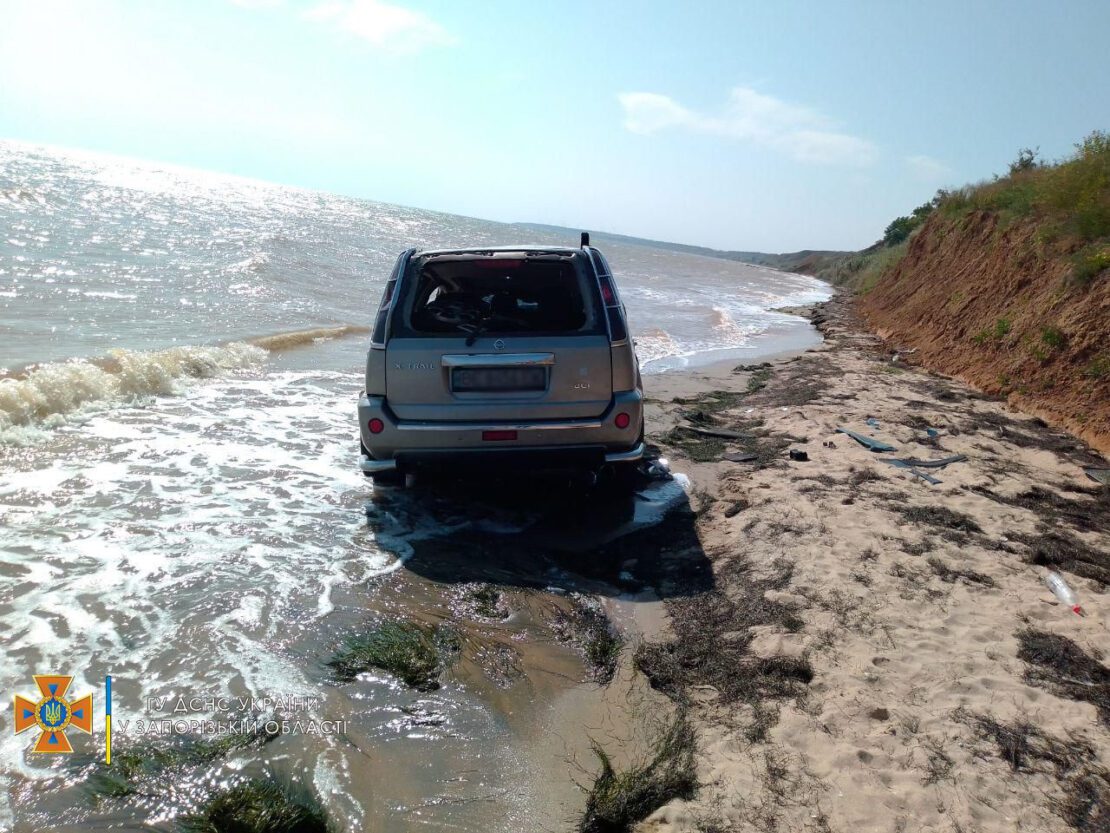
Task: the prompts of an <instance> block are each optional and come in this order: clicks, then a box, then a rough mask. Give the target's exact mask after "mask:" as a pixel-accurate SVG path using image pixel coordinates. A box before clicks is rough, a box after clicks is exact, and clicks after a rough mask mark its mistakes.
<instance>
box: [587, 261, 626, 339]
mask: <svg viewBox="0 0 1110 833" xmlns="http://www.w3.org/2000/svg"><path fill="white" fill-rule="evenodd" d="M590 256H591V257H592V258H593V264H594V271H595V272H597V288H598V290H600V292H601V300H602V302H603V303H604V304H605V317H606V319H607V320H608V322H609V341H611V342H614V343H615V342H620V341H626V340H627V339H628V326H627V325H626V324H625V323H624V308H623V307H622V306H621V299H620V296H619V295H617V287H616V285H615V284H614V283H613V276H612V275H610V274H609V265H608V264H607V263H606V262H605V258H603V257H602V256H601V253H600V252H598V251H597V250H596V249H591V250H590Z"/></svg>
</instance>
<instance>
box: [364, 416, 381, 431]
mask: <svg viewBox="0 0 1110 833" xmlns="http://www.w3.org/2000/svg"><path fill="white" fill-rule="evenodd" d="M366 427H367V428H369V429H370V433H371V434H380V433H381V432H382V431H384V430H385V423H384V422H382V421H381V420H380V419H378V418H377V417H374V418H373V419H372V420H370V421H369V422H368V423H366Z"/></svg>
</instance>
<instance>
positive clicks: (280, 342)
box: [247, 324, 370, 352]
mask: <svg viewBox="0 0 1110 833" xmlns="http://www.w3.org/2000/svg"><path fill="white" fill-rule="evenodd" d="M368 332H370V328H369V327H358V326H355V325H354V324H344V325H343V326H341V327H317V328H316V329H314V330H296V331H294V332H291V333H276V334H274V335H272V336H260V337H258V338H252V339H248V341H247V343H248V344H251V345H253V346H255V347H261V348H262V349H263V350H268V351H270V352H274V351H277V350H289V349H290V348H293V347H304V346H305V345H307V344H315V343H317V342H320V341H328V340H329V339H333V338H342V337H343V336H349V335H356V334H358V333H368Z"/></svg>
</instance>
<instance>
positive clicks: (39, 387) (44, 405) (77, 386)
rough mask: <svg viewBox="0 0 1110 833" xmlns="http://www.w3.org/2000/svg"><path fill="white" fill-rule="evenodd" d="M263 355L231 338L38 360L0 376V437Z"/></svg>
mask: <svg viewBox="0 0 1110 833" xmlns="http://www.w3.org/2000/svg"><path fill="white" fill-rule="evenodd" d="M265 357H266V350H264V349H263V348H261V347H259V346H256V345H253V344H243V343H239V342H234V343H231V344H225V345H223V346H219V347H195V346H194V347H171V348H169V349H167V350H156V351H135V350H113V351H112V352H110V353H109V354H108V356H107V357H106V358H104V359H101V360H98V361H95V362H93V361H88V360H84V359H81V360H77V361H69V362H50V363H48V364H43V365H39V366H38V367H35V368H33V369H32V370H30V371H28V372H27V373H26V375H24V376H22V377H21V378H14V379H3V380H0V442H4V443H9V444H10V443H21V442H26V441H29V440H31V439H33V438H34V437H35V435H36V432H35V431H34V430H33V429H36V428H43V427H46V428H50V427H55V426H57V425H61V424H64V423H65V421H66V418H67V417H68V416H70V415H72V414H74V413H75V412H77V411H79V410H85V409H88V408H90V407H91V408H93V409H98V408H103V407H105V406H108V405H111V404H115V403H121V402H128V401H133V400H135V399H139V398H141V397H144V396H153V395H157V394H171V393H176V392H177V391H178V386H179V385H180V383H181V382H183V381H185V380H188V379H208V378H212V377H215V376H219V375H222V374H223V373H226V372H228V371H231V370H238V369H243V368H247V367H251V366H253V365H256V364H258V363H259V362H261V361H262V360H263V359H265ZM21 429H32V430H31V431H27V430H21Z"/></svg>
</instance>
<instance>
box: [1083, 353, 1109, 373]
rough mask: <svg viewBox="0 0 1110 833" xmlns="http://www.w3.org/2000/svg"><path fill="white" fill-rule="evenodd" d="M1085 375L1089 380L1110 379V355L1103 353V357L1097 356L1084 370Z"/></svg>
mask: <svg viewBox="0 0 1110 833" xmlns="http://www.w3.org/2000/svg"><path fill="white" fill-rule="evenodd" d="M1083 375H1084V376H1086V377H1087V378H1088V379H1105V378H1107V377H1110V354H1106V353H1103V354H1102V355H1101V356H1095V357H1094V358H1093V359H1091V361H1090V363H1088V365H1087V366H1086V367H1085V368H1083Z"/></svg>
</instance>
